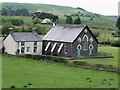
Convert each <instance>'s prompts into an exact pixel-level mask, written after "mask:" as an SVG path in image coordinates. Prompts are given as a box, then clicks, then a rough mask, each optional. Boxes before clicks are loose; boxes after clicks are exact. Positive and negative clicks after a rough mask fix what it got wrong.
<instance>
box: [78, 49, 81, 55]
mask: <svg viewBox="0 0 120 90" xmlns="http://www.w3.org/2000/svg"><path fill="white" fill-rule="evenodd" d="M80 54H81V51H80V48H78V56H80Z"/></svg>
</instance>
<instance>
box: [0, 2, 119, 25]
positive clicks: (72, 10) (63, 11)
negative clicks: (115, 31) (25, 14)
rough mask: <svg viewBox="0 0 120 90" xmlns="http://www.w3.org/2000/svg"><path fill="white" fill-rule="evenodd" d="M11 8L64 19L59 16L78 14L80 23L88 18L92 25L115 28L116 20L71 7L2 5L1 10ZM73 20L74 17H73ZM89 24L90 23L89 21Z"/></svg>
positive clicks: (28, 4) (24, 4) (27, 4)
mask: <svg viewBox="0 0 120 90" xmlns="http://www.w3.org/2000/svg"><path fill="white" fill-rule="evenodd" d="M6 7H11V8H12V9H20V8H26V9H28V10H29V11H30V12H32V13H34V12H35V11H37V10H42V11H51V12H53V13H58V15H59V14H60V18H61V19H64V18H65V17H64V16H62V15H61V14H76V13H78V12H80V14H83V16H80V18H81V20H82V21H90V18H91V17H93V21H92V22H93V23H94V22H95V23H102V24H104V25H109V26H115V24H116V20H117V18H114V17H108V16H103V15H98V16H97V15H96V14H95V13H91V12H89V11H87V10H82V9H76V8H73V7H67V6H58V5H48V4H30V3H7V2H6V3H2V8H6ZM73 18H74V17H73ZM90 22H91V21H90Z"/></svg>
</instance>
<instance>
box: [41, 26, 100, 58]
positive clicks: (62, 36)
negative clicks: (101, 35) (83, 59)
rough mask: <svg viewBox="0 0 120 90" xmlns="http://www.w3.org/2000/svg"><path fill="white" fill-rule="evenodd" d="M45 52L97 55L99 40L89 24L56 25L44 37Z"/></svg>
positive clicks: (66, 55)
mask: <svg viewBox="0 0 120 90" xmlns="http://www.w3.org/2000/svg"><path fill="white" fill-rule="evenodd" d="M42 51H43V52H42V53H43V54H46V55H56V56H63V57H78V56H96V55H97V52H98V41H97V39H96V38H95V36H94V35H93V34H92V32H91V31H90V29H89V28H88V26H87V25H56V26H55V27H53V28H52V29H51V30H50V31H49V32H48V33H47V34H46V35H45V37H44V38H43V50H42Z"/></svg>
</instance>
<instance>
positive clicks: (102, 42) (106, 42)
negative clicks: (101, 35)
mask: <svg viewBox="0 0 120 90" xmlns="http://www.w3.org/2000/svg"><path fill="white" fill-rule="evenodd" d="M99 43H100V44H107V45H110V41H109V40H108V41H101V42H99Z"/></svg>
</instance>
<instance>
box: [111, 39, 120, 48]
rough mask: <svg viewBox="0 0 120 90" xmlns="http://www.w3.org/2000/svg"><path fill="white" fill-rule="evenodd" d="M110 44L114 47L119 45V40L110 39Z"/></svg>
mask: <svg viewBox="0 0 120 90" xmlns="http://www.w3.org/2000/svg"><path fill="white" fill-rule="evenodd" d="M110 45H111V46H115V47H120V41H119V40H115V41H112V42H111V43H110Z"/></svg>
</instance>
